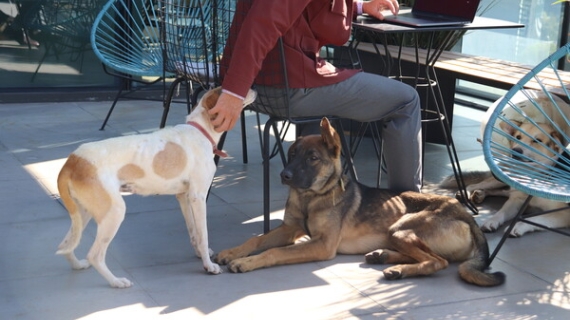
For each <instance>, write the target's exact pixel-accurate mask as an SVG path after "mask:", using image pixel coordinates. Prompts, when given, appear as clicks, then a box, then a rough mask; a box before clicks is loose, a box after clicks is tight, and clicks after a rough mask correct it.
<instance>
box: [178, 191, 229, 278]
mask: <svg viewBox="0 0 570 320" xmlns="http://www.w3.org/2000/svg"><path fill="white" fill-rule="evenodd" d="M176 198H177V199H178V202H180V208H181V209H182V214H183V215H184V220H185V221H186V227H187V228H188V233H189V235H190V241H191V243H192V246H193V247H194V250H195V251H196V255H197V256H198V257H200V258H201V259H202V263H203V265H204V270H206V271H207V272H208V273H211V274H220V273H222V269H221V268H220V266H219V265H217V264H215V263H213V262H212V260H211V259H210V257H211V256H212V255H213V253H214V252H213V251H212V250H211V249H210V248H209V247H208V224H207V220H206V195H195V194H191V193H188V194H179V195H177V196H176Z"/></svg>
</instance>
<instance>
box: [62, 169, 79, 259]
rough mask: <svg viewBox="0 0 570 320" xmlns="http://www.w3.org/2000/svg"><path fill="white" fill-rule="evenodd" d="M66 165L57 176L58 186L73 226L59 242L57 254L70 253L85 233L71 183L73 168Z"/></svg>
mask: <svg viewBox="0 0 570 320" xmlns="http://www.w3.org/2000/svg"><path fill="white" fill-rule="evenodd" d="M67 164H68V163H67V162H66V165H64V166H63V168H62V169H61V171H60V173H59V176H58V177H57V188H58V190H59V196H60V197H61V200H62V201H63V204H64V206H65V208H66V209H67V211H68V212H69V216H70V218H71V227H70V228H69V231H68V232H67V235H66V236H65V238H64V239H63V241H62V242H61V243H60V244H59V246H58V250H57V251H56V254H69V253H71V252H73V250H74V249H75V248H76V247H77V246H78V245H79V241H80V240H81V234H82V233H83V221H82V220H83V219H82V217H81V212H80V211H79V210H80V208H79V207H78V204H77V203H76V202H75V200H73V198H72V196H71V193H70V190H69V184H70V182H71V173H72V170H71V168H69V167H68V166H67Z"/></svg>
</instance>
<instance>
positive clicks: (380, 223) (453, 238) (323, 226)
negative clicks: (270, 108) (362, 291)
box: [215, 118, 505, 286]
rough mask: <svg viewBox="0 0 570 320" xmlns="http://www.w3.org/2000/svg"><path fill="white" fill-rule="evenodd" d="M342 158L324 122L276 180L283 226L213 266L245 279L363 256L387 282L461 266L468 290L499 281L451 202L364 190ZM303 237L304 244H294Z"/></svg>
mask: <svg viewBox="0 0 570 320" xmlns="http://www.w3.org/2000/svg"><path fill="white" fill-rule="evenodd" d="M340 153H341V144H340V138H339V136H338V134H337V132H336V131H335V130H334V129H333V128H332V127H331V125H330V123H329V121H328V120H327V119H326V118H324V119H323V120H322V121H321V135H312V136H306V137H301V138H299V139H297V141H296V142H295V143H294V144H293V145H292V146H291V147H290V149H289V155H288V157H289V162H288V165H287V166H286V167H285V169H284V170H283V171H282V172H281V179H282V182H283V183H284V184H287V185H288V186H289V187H290V193H289V199H288V200H287V204H286V207H285V216H284V220H283V223H282V225H281V226H279V227H277V228H276V229H273V230H271V231H270V232H269V233H267V234H265V235H262V236H259V237H254V238H251V239H249V240H248V241H246V242H245V243H244V244H242V245H241V246H238V247H235V248H232V249H229V250H224V251H221V252H220V253H219V254H218V255H217V257H216V258H215V261H217V262H218V263H220V264H228V269H229V270H230V271H232V272H248V271H252V270H255V269H259V268H264V267H270V266H274V265H282V264H293V263H302V262H309V261H321V260H328V259H332V258H334V257H335V256H336V254H337V253H341V254H365V253H367V254H366V261H367V262H368V263H376V264H396V265H394V266H391V267H388V268H386V269H385V270H384V271H383V272H384V276H385V277H386V279H389V280H393V279H400V278H405V277H413V276H419V275H429V274H432V273H434V272H436V271H438V270H441V269H444V268H446V267H447V266H448V264H449V262H453V261H461V262H463V263H462V264H461V265H460V266H459V275H460V276H461V278H462V279H463V280H465V281H466V282H468V283H472V284H475V285H478V286H497V285H500V284H502V283H503V282H504V281H505V275H504V274H503V273H502V272H495V273H485V272H484V270H485V269H486V267H487V260H488V258H489V248H488V246H487V241H486V239H485V237H484V235H483V233H482V232H481V230H480V229H479V226H478V225H477V224H476V222H475V220H474V219H473V217H471V215H470V214H468V213H467V212H466V211H465V209H464V208H463V206H462V205H461V204H460V203H459V202H458V201H457V200H455V199H453V198H450V197H445V196H439V195H434V194H421V193H417V192H402V193H397V192H392V191H389V190H385V189H375V188H369V187H366V186H364V185H362V184H360V183H358V182H354V181H352V180H351V179H350V178H349V176H347V175H345V174H343V172H342V171H343V170H342V165H341V158H340ZM305 236H309V237H310V240H307V241H304V242H298V241H297V240H299V239H300V238H302V237H305ZM258 251H263V252H261V253H260V254H257V255H251V256H250V254H252V253H254V252H258Z"/></svg>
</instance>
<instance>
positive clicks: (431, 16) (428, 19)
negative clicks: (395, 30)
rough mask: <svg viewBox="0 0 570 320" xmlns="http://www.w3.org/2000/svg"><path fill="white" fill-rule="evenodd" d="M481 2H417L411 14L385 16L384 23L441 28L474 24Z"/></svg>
mask: <svg viewBox="0 0 570 320" xmlns="http://www.w3.org/2000/svg"><path fill="white" fill-rule="evenodd" d="M479 2H480V0H416V2H415V3H414V6H413V7H412V11H411V12H406V13H401V14H398V15H392V14H390V15H385V19H384V20H383V22H387V23H391V24H398V25H403V26H408V27H415V28H421V27H439V26H454V25H463V24H469V23H471V22H473V19H474V18H475V14H476V13H477V8H478V7H479Z"/></svg>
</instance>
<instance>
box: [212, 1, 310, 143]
mask: <svg viewBox="0 0 570 320" xmlns="http://www.w3.org/2000/svg"><path fill="white" fill-rule="evenodd" d="M310 1H311V0H287V1H283V0H258V1H255V2H254V3H253V5H252V7H251V8H250V9H249V11H248V14H247V18H246V19H245V20H244V21H243V24H242V25H241V26H240V31H239V34H238V36H237V39H236V41H235V43H234V47H233V50H232V59H231V61H230V62H229V68H228V70H227V72H226V74H225V76H224V83H223V84H222V87H223V89H224V91H225V92H223V93H222V94H221V95H220V98H219V99H218V102H217V103H216V105H215V106H214V108H212V109H210V110H209V113H210V115H211V116H212V117H213V118H214V119H213V120H212V124H213V125H214V127H215V128H216V130H217V131H218V132H221V131H227V130H230V129H231V128H233V126H234V125H235V123H236V122H237V120H238V119H239V116H240V114H241V110H242V104H243V100H242V99H240V97H245V95H246V94H247V92H248V90H249V89H250V87H251V85H252V84H253V81H254V79H255V77H256V76H257V74H258V73H259V70H261V65H262V63H263V60H264V59H265V57H266V56H267V54H268V53H269V51H271V50H272V49H273V48H274V47H275V45H276V44H277V40H278V39H279V37H281V36H282V35H283V34H284V33H285V32H286V31H287V30H289V28H290V27H291V26H292V25H293V23H295V21H297V20H298V18H299V17H300V16H301V14H302V13H303V10H304V9H305V7H306V6H307V4H309V3H310ZM236 14H239V13H236Z"/></svg>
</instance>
